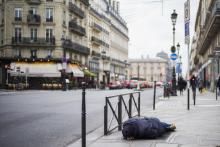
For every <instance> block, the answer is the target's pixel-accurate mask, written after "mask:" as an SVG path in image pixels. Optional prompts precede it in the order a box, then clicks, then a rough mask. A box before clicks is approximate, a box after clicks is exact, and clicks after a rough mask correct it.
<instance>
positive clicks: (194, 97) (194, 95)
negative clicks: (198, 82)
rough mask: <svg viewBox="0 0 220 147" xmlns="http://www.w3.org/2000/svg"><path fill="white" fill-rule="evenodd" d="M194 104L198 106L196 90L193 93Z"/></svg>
mask: <svg viewBox="0 0 220 147" xmlns="http://www.w3.org/2000/svg"><path fill="white" fill-rule="evenodd" d="M193 102H194V103H193V104H194V106H195V105H196V90H194V91H193Z"/></svg>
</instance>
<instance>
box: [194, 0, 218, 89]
mask: <svg viewBox="0 0 220 147" xmlns="http://www.w3.org/2000/svg"><path fill="white" fill-rule="evenodd" d="M195 36H196V43H195V48H196V53H195V54H196V56H195V58H194V64H195V71H196V73H197V75H198V77H199V78H200V79H201V80H203V81H204V86H205V87H207V88H209V89H211V90H214V87H215V80H216V78H217V75H218V74H219V73H220V72H219V68H220V65H219V52H220V0H212V1H207V0H200V2H199V8H198V12H197V17H196V24H195Z"/></svg>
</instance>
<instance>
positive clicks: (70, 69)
mask: <svg viewBox="0 0 220 147" xmlns="http://www.w3.org/2000/svg"><path fill="white" fill-rule="evenodd" d="M66 73H73V76H74V77H84V73H83V71H81V70H80V68H79V66H78V65H76V64H68V65H67V69H66Z"/></svg>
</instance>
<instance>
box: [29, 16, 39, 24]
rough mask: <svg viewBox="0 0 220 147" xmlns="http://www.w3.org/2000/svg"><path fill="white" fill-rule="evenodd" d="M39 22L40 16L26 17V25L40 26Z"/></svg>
mask: <svg viewBox="0 0 220 147" xmlns="http://www.w3.org/2000/svg"><path fill="white" fill-rule="evenodd" d="M40 22H41V17H40V15H36V14H29V15H28V16H27V23H28V25H40Z"/></svg>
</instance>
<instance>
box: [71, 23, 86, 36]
mask: <svg viewBox="0 0 220 147" xmlns="http://www.w3.org/2000/svg"><path fill="white" fill-rule="evenodd" d="M69 29H70V31H72V32H75V33H77V34H78V35H80V36H85V35H86V29H85V28H83V27H81V26H79V25H78V24H77V23H76V22H75V21H74V20H71V21H70V22H69Z"/></svg>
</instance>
